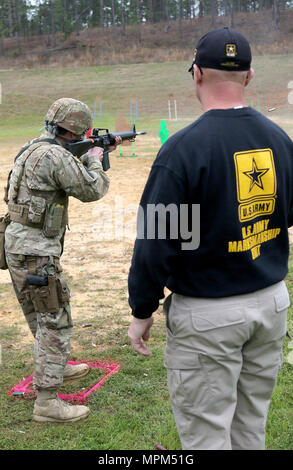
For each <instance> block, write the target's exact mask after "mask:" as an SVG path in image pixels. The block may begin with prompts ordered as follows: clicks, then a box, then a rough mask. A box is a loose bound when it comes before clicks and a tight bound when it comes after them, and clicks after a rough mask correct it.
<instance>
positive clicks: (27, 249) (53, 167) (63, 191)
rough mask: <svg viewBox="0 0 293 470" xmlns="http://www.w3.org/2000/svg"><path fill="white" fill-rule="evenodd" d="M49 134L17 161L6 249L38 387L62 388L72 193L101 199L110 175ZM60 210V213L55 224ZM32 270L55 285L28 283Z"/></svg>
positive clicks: (93, 158) (69, 325)
mask: <svg viewBox="0 0 293 470" xmlns="http://www.w3.org/2000/svg"><path fill="white" fill-rule="evenodd" d="M68 100H69V99H68ZM67 104H68V103H67ZM75 117H76V116H75ZM60 125H61V124H60ZM47 128H48V129H49V130H50V129H51V128H50V126H47ZM43 139H55V142H54V144H52V143H51V142H38V141H37V140H36V141H32V142H33V143H30V144H31V145H30V146H29V147H28V148H27V149H26V150H25V151H24V152H23V153H22V154H21V155H20V156H19V157H18V158H17V159H16V161H15V165H14V168H13V171H12V174H11V176H10V188H9V193H8V200H9V201H8V209H9V214H10V216H11V220H12V221H11V223H10V224H9V225H8V227H7V229H6V233H5V252H6V260H7V264H8V268H9V272H10V275H11V279H12V282H13V286H14V289H15V293H16V295H17V298H18V301H19V303H20V305H21V307H22V310H23V313H24V315H25V318H26V320H27V322H28V325H29V327H30V329H31V332H32V334H33V335H34V336H35V371H34V386H35V388H37V389H56V388H58V387H59V386H60V385H61V384H62V378H63V372H64V367H65V365H66V363H67V360H68V356H69V353H70V337H71V334H72V319H71V312H70V304H69V301H70V299H69V297H70V292H69V288H68V286H67V283H66V280H65V279H64V276H63V274H62V268H61V265H60V256H61V254H62V251H63V248H62V247H63V239H64V233H65V230H66V225H67V222H68V217H67V213H68V198H69V196H73V197H76V198H77V199H79V200H80V201H82V202H91V201H96V200H98V199H100V198H102V197H103V196H104V195H105V194H106V192H107V190H108V187H109V179H108V177H107V175H106V174H105V173H104V171H103V169H102V164H101V162H100V160H99V158H98V157H97V156H89V155H88V154H85V155H83V156H82V157H81V159H80V160H79V159H77V158H75V157H74V156H73V155H72V154H71V153H70V152H68V151H67V150H66V149H65V148H64V147H63V146H62V145H61V144H60V140H59V139H58V137H55V135H54V134H52V133H50V132H48V131H46V132H45V133H43V134H42V135H41V137H40V138H39V139H38V140H43ZM54 211H57V212H58V211H59V212H58V214H59V216H58V217H57V219H56V220H57V224H56V223H55V222H56V220H55V219H54V220H55V222H54V224H55V225H54V224H53V226H52V224H51V225H50V220H51V221H52V217H51V216H52V214H54ZM28 274H32V275H38V276H48V279H49V280H53V281H52V284H49V286H48V287H36V286H28V284H27V275H28ZM48 292H49V294H50V295H49V297H48V295H47V294H48Z"/></svg>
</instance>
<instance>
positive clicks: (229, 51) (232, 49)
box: [226, 44, 237, 57]
mask: <svg viewBox="0 0 293 470" xmlns="http://www.w3.org/2000/svg"><path fill="white" fill-rule="evenodd" d="M236 55H237V51H236V44H226V56H227V57H236Z"/></svg>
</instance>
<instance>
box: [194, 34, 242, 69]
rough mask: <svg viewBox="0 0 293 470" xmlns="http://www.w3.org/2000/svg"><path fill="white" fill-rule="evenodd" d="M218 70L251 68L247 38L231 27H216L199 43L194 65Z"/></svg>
mask: <svg viewBox="0 0 293 470" xmlns="http://www.w3.org/2000/svg"><path fill="white" fill-rule="evenodd" d="M194 64H196V65H197V66H198V67H206V68H209V69H218V70H233V71H235V70H239V71H242V70H250V64H251V50H250V46H249V43H248V41H247V39H246V38H245V37H244V36H243V35H242V34H241V33H239V32H238V31H235V30H234V29H230V28H227V27H225V28H221V29H215V30H213V31H210V32H208V33H207V34H205V35H204V36H203V37H202V38H201V39H200V40H199V41H198V43H197V46H196V49H195V52H194V60H193V62H192V64H191V67H190V68H189V70H188V71H189V72H192V73H193V66H194Z"/></svg>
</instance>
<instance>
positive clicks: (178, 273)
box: [128, 107, 293, 318]
mask: <svg viewBox="0 0 293 470" xmlns="http://www.w3.org/2000/svg"><path fill="white" fill-rule="evenodd" d="M158 204H163V206H161V207H166V206H168V205H169V204H173V206H172V207H173V209H174V207H176V208H177V209H178V218H177V222H176V217H175V216H174V214H175V212H176V211H175V212H174V211H173V213H172V216H171V215H170V214H171V213H169V212H168V211H166V212H165V214H166V217H165V222H166V227H167V228H166V236H161V235H160V236H159V235H158V230H159V228H158V227H159V223H160V222H159V220H160V218H161V219H162V214H161V216H160V218H158V217H156V215H154V214H155V212H152V211H150V212H149V216H147V214H148V212H147V210H148V207H152V208H154V207H159V206H157V205H158ZM196 205H200V221H199V220H198V217H196V214H197V213H196V211H195V212H194V213H193V209H194V207H196ZM169 207H171V206H169ZM186 207H187V208H188V225H187V223H186V214H185V219H182V220H183V221H184V223H183V222H182V223H180V213H182V210H183V209H182V208H185V209H186ZM197 207H198V206H197ZM292 208H293V143H292V140H291V139H290V138H289V137H288V136H287V134H286V133H285V132H284V131H283V130H282V129H281V128H280V127H278V126H277V125H276V124H274V123H273V122H272V121H270V120H269V119H267V118H265V117H264V116H263V115H262V114H260V113H258V112H257V111H255V110H253V109H251V108H248V107H247V108H240V109H225V110H217V109H216V110H211V111H208V112H206V113H205V114H203V115H202V116H201V117H200V118H199V119H198V120H197V121H195V122H194V123H193V124H191V125H189V126H188V127H186V128H184V129H182V130H181V131H179V132H177V133H176V134H174V135H173V136H172V137H170V138H169V139H168V140H167V141H166V143H165V144H164V145H163V146H162V148H161V150H160V151H159V153H158V155H157V157H156V159H155V161H154V164H153V166H152V169H151V172H150V175H149V178H148V181H147V183H146V186H145V189H144V192H143V195H142V198H141V202H140V215H141V219H140V220H141V221H142V222H143V225H141V227H143V229H144V231H143V232H141V230H143V229H141V230H140V232H141V233H140V235H139V237H138V238H137V239H136V242H135V247H134V252H133V258H132V263H131V268H130V272H129V279H128V287H129V304H130V307H131V308H132V313H133V315H134V316H135V317H137V318H148V317H150V316H151V314H152V313H153V312H154V311H155V310H156V309H157V308H158V305H159V299H161V298H163V297H164V287H165V286H166V287H167V288H168V289H170V290H171V291H172V292H175V293H177V294H181V295H185V296H191V297H208V298H220V297H227V296H233V295H240V294H245V293H249V292H254V291H256V290H258V289H262V288H265V287H267V286H270V285H272V284H274V283H277V282H279V281H281V280H282V279H284V277H285V276H286V274H287V272H288V255H289V241H288V229H287V228H288V227H289V226H291V225H292V224H293V210H292ZM142 214H143V216H142ZM150 214H153V216H151V215H150ZM192 214H193V215H194V214H195V215H194V217H193V218H195V219H196V220H193V218H192ZM143 217H144V218H143ZM155 221H156V224H157V232H156V233H155V232H152V230H151V229H150V230H149V232H148V228H149V227H150V225H153V224H154V223H155ZM199 223H200V243H199V246H197V247H196V246H195V243H194V240H192V238H193V237H192V235H190V240H189V242H190V245H189V247H188V249H186V248H185V249H183V243H186V242H187V241H188V240H186V231H187V228H188V229H189V232H190V233H193V232H195V229H196V228H197V229H198V225H199ZM184 224H185V228H184V226H183V225H184ZM181 225H182V226H181ZM176 230H177V232H178V237H177V239H176V237H175V235H176ZM147 233H149V234H150V233H155V236H152V237H150V236H149V238H151V239H147ZM174 234H175V235H174ZM163 235H164V234H163Z"/></svg>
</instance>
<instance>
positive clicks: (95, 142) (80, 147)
mask: <svg viewBox="0 0 293 470" xmlns="http://www.w3.org/2000/svg"><path fill="white" fill-rule="evenodd" d="M100 131H106V134H102V135H100V134H99V132H100ZM142 134H146V132H145V131H143V132H136V129H135V125H133V126H132V129H131V130H129V131H126V132H111V133H110V132H109V130H108V129H105V128H100V127H99V128H94V129H93V130H92V135H90V136H89V138H88V139H85V140H81V141H80V142H74V143H72V144H71V143H68V144H66V146H65V148H66V150H68V151H69V152H71V153H72V154H73V155H74V156H75V157H78V158H79V157H81V156H82V155H84V154H85V153H86V152H87V151H88V150H89V149H90V148H93V147H101V148H103V149H104V157H103V160H102V166H103V170H104V171H107V170H109V168H110V160H109V147H110V146H111V145H114V144H115V137H118V136H120V137H121V139H122V141H123V140H129V141H130V142H134V140H135V137H136V136H137V135H142Z"/></svg>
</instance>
